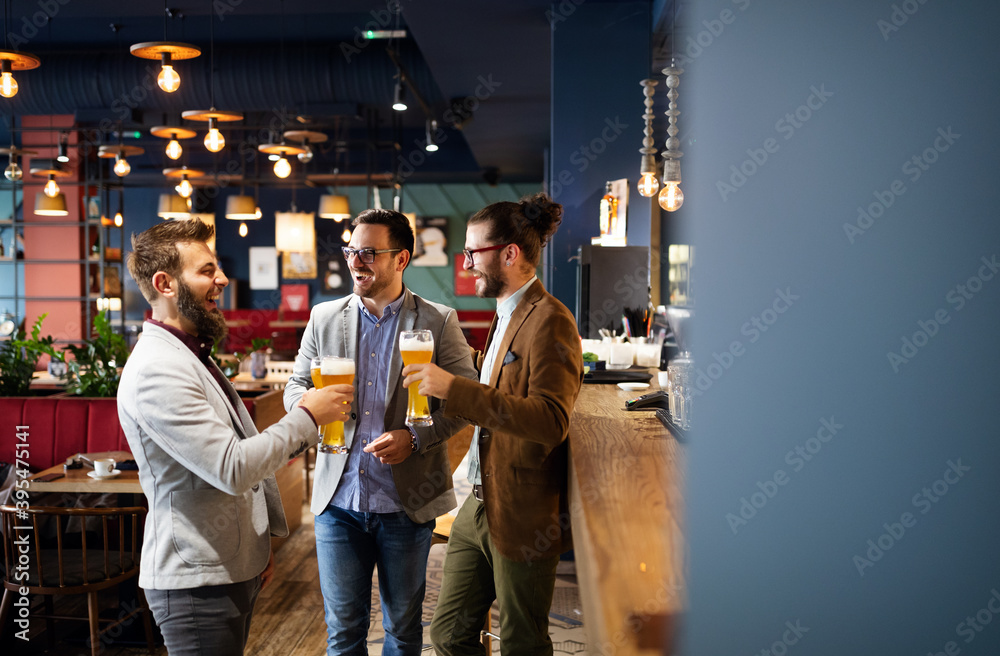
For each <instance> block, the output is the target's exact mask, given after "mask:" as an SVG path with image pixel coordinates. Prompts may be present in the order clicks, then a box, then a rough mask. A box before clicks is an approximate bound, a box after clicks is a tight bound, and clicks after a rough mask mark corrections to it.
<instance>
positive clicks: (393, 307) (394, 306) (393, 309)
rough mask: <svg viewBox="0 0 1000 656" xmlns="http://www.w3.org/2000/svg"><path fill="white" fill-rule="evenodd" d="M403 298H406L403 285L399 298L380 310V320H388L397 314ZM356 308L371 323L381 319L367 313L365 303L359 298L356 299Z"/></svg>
mask: <svg viewBox="0 0 1000 656" xmlns="http://www.w3.org/2000/svg"><path fill="white" fill-rule="evenodd" d="M405 296H406V285H403V292H402V293H401V294H400V295H399V298H397V299H396V300H395V301H393V302H392V303H389V304H388V305H386V306H385V307H384V308H382V319H388V318H389V317H392V316H395V315H397V314H399V308H401V307H402V306H403V298H404V297H405ZM358 307H360V308H361V312H362V314H364V315H367V316H368V317H369V318H371V319H372V320H373V321H381V319H379V318H378V317H376V316H375V315H374V314H372V313H371V312H369V311H368V308H367V307H366V306H365V303H364V301H363V300H361V297H360V296H359V297H358ZM387 312H388V313H389V314H388V315H387V314H386V313H387Z"/></svg>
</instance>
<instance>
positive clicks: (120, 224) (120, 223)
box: [115, 212, 125, 228]
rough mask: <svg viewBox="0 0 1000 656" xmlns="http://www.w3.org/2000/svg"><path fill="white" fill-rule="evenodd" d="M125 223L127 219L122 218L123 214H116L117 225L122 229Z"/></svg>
mask: <svg viewBox="0 0 1000 656" xmlns="http://www.w3.org/2000/svg"><path fill="white" fill-rule="evenodd" d="M123 223H125V219H124V218H123V217H122V213H121V212H118V213H117V214H115V225H116V226H118V227H119V228H120V227H122V224H123Z"/></svg>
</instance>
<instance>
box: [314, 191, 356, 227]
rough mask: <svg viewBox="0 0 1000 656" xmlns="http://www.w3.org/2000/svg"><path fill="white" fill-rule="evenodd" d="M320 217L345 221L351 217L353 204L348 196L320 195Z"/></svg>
mask: <svg viewBox="0 0 1000 656" xmlns="http://www.w3.org/2000/svg"><path fill="white" fill-rule="evenodd" d="M318 214H319V218H321V219H333V220H335V221H343V220H344V219H349V218H351V206H350V203H348V201H347V196H336V195H334V194H323V195H322V196H320V197H319V212H318Z"/></svg>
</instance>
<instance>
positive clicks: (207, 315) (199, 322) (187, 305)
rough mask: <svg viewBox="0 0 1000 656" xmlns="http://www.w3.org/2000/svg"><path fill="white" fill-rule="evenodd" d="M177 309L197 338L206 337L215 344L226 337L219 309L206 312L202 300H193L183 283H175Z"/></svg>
mask: <svg viewBox="0 0 1000 656" xmlns="http://www.w3.org/2000/svg"><path fill="white" fill-rule="evenodd" d="M177 283H178V284H177V309H178V311H180V313H181V316H183V317H184V318H185V319H187V320H188V321H190V322H191V323H193V324H194V326H195V328H197V329H198V336H199V337H207V338H208V339H211V340H212V341H213V342H217V341H219V340H220V339H222V338H223V337H225V336H226V332H227V331H228V329H227V328H226V318H225V317H224V316H222V312H221V311H220V310H219V308H213V309H212V310H206V309H205V306H204V305H203V302H204V299H198V298H195V295H194V292H193V291H191V288H190V287H188V286H187V285H186V284H184V281H182V280H179V279H178V281H177Z"/></svg>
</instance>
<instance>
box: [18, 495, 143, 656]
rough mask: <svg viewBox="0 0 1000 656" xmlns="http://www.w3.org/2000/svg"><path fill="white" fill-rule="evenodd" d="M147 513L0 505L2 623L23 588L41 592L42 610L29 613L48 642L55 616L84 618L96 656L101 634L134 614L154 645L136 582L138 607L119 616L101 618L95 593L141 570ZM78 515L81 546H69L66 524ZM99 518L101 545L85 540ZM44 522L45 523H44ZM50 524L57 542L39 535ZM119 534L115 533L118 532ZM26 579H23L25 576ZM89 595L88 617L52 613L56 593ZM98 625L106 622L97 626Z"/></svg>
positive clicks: (114, 509) (141, 511) (92, 650)
mask: <svg viewBox="0 0 1000 656" xmlns="http://www.w3.org/2000/svg"><path fill="white" fill-rule="evenodd" d="M145 514H146V509H145V508H140V507H135V508H50V507H40V506H36V507H33V508H27V509H18V508H15V507H14V506H0V517H2V523H3V551H4V566H5V568H4V581H3V583H4V593H3V601H2V602H0V627H3V626H5V625H4V622H5V621H6V619H7V613H8V612H9V611H10V609H11V607H12V605H13V602H14V598H15V597H17V596H20V593H21V592H22V591H23V588H27V592H28V594H38V595H43V596H44V597H45V599H44V609H45V611H46V612H45V614H38V613H35V612H34V611H31V613H30V617H31V618H32V619H35V618H42V619H44V620H45V626H46V634H48V636H49V637H48V639H49V641H50V644H51V642H52V635H53V631H52V624H51V623H50V620H53V619H73V620H85V621H89V623H90V648H91V654H92V655H93V656H97V654H98V653H100V652H102V651H104V647H103V645H102V644H101V634H103V633H105V632H106V631H108V630H109V629H112V628H114V627H116V626H118V625H120V624H123V623H124V624H128V623H131V622H132V621H133V620H132V619H131V618H132V617H133V616H135V615H136V614H138V613H140V612H141V613H142V621H143V624H144V628H145V633H146V643H147V646H148V647H149V648H150V649H153V648H154V644H153V625H152V623H151V622H150V613H149V608H148V607H147V606H146V601H145V599H144V598H143V596H142V592H141V591H140V590H139V589H138V586H136V590H137V591H138V599H137V602H138V603H137V604H136V607H135V608H133V609H131V610H129V609H127V608H125V609H124V610H126V611H128V612H127V613H125V612H123V613H121V614H119V617H118V619H114V620H105V619H100V618H99V616H98V609H97V593H98V592H99V591H100V590H104V589H105V588H109V587H111V586H114V585H118V584H119V583H121V582H123V581H126V580H128V579H131V578H135V577H137V576H138V574H139V554H138V552H137V551H138V549H139V541H140V533H139V531H140V528H139V526H140V524H141V520H142V518H143V517H144V516H145ZM73 518H76V519H78V520H79V521H80V523H81V531H80V533H79V536H80V548H75V545H74V546H73V548H71V547H70V546H69V545H67V544H66V543H67V542H69V541H70V537H71V536H75V535H76V534H75V532H74V533H70V532H69V531H67V524H68V523H69V522H70V520H71V519H73ZM88 519H89V520H92V521H97V522H99V526H100V535H99V540H98V541H99V542H100V545H99V546H95V545H88V544H87V531H86V522H87V520H88ZM46 520H48V522H46ZM53 527H54V533H55V537H54V540H55V545H54V547H53V546H51V542H52V539H51V538H45V537H43V534H42V533H41V531H43V530H49V531H52V530H53ZM116 534H117V535H116ZM25 577H26V578H25ZM67 594H85V595H87V611H88V616H87V617H86V618H84V617H70V616H65V615H55V614H54V612H53V602H52V598H51V597H53V596H54V595H67ZM102 623H106V624H107V626H106V627H104V628H103V629H102V628H100V625H101V624H102Z"/></svg>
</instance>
